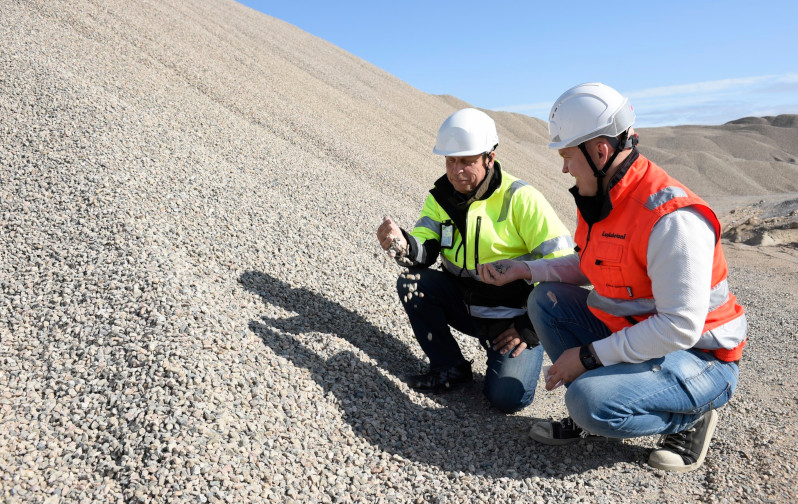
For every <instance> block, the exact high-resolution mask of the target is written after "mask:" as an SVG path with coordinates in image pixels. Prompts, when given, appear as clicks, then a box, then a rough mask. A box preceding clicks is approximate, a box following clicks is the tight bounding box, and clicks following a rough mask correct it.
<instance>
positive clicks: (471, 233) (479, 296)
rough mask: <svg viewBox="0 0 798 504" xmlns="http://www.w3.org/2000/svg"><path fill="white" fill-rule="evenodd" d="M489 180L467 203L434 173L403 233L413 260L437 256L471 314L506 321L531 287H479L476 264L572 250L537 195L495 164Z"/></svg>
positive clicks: (426, 261) (420, 262)
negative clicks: (415, 216)
mask: <svg viewBox="0 0 798 504" xmlns="http://www.w3.org/2000/svg"><path fill="white" fill-rule="evenodd" d="M489 184H490V185H489V188H488V190H487V191H486V192H485V194H484V195H483V196H482V197H481V198H479V199H476V200H473V201H471V200H469V199H468V198H469V197H468V196H467V195H462V194H460V193H458V192H457V191H455V190H454V187H453V186H452V185H451V183H450V182H449V180H448V179H447V178H446V176H445V175H444V176H442V177H441V178H440V179H438V180H437V181H436V182H435V187H433V188H432V189H431V190H430V195H429V196H427V200H426V202H425V203H424V208H423V209H422V211H421V216H420V218H419V219H418V221H417V222H416V225H415V227H414V228H413V230H412V231H411V232H410V233H405V236H406V238H408V242H409V244H410V255H409V259H410V260H411V261H413V263H414V265H417V266H429V265H431V264H433V263H434V262H435V260H436V259H437V256H438V253H440V257H441V262H442V266H443V270H444V271H445V272H447V273H449V274H450V275H452V276H453V277H454V279H455V281H456V282H457V283H458V284H459V287H460V288H461V291H462V292H463V301H464V302H465V303H466V305H467V306H468V307H469V312H470V313H471V315H472V316H474V317H480V318H488V319H497V318H512V317H516V316H518V315H522V314H524V313H526V300H527V297H528V295H529V292H530V291H531V286H530V285H528V284H527V283H526V282H525V281H523V280H517V281H515V282H511V283H509V284H507V285H503V286H500V287H497V286H494V285H488V284H485V283H483V282H482V281H481V280H480V278H479V276H478V275H477V269H476V265H477V264H480V263H482V264H485V263H491V262H494V261H498V260H500V259H518V260H524V261H531V260H533V259H540V258H543V257H545V258H553V257H559V256H563V255H568V254H572V253H574V241H573V239H572V238H571V235H570V233H569V232H568V229H567V228H566V227H565V226H564V225H563V223H562V221H560V218H559V217H558V216H557V214H556V213H555V212H554V209H553V208H552V207H551V205H550V204H549V202H548V201H546V199H545V198H544V197H543V195H542V194H541V193H540V192H539V191H538V190H537V189H535V188H534V187H532V186H531V185H529V184H527V183H526V182H524V181H522V180H519V179H518V178H516V177H513V176H512V175H509V174H507V173H502V170H501V165H500V164H499V162H498V161H496V162H495V163H494V170H493V176H492V179H491V180H490V181H489Z"/></svg>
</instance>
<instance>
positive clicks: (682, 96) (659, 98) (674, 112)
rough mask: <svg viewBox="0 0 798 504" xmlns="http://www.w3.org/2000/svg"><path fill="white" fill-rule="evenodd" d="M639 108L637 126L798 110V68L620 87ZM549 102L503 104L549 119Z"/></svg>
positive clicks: (511, 109) (716, 121)
mask: <svg viewBox="0 0 798 504" xmlns="http://www.w3.org/2000/svg"><path fill="white" fill-rule="evenodd" d="M621 92H622V93H623V94H624V95H625V96H627V97H629V99H630V100H631V101H632V105H633V106H634V108H635V112H637V121H636V124H637V126H638V127H655V126H675V125H680V124H722V123H724V122H728V121H732V120H734V119H739V118H741V117H746V116H763V115H777V114H796V113H798V108H796V104H798V73H788V74H781V75H760V76H754V77H740V78H734V79H722V80H716V81H704V82H693V83H687V84H678V85H673V86H659V87H653V88H646V89H637V90H631V91H621ZM551 105H552V104H551V103H550V102H537V103H527V104H518V105H508V106H506V107H499V108H497V110H505V111H508V112H519V113H522V114H527V115H531V116H533V117H538V118H541V119H544V120H545V118H546V116H547V115H548V113H549V110H550V108H551Z"/></svg>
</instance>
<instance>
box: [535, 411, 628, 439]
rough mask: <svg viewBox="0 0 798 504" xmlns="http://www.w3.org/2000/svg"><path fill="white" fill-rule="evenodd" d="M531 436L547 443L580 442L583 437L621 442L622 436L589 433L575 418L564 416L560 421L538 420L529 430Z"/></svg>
mask: <svg viewBox="0 0 798 504" xmlns="http://www.w3.org/2000/svg"><path fill="white" fill-rule="evenodd" d="M529 437H531V438H532V439H534V440H535V441H537V442H538V443H543V444H547V445H565V444H571V443H578V442H579V440H581V439H586V440H588V441H610V442H616V443H617V442H621V441H622V440H621V439H620V438H609V437H605V436H596V435H594V434H588V433H587V431H585V430H584V429H582V428H581V427H579V426H578V425H576V423H574V420H573V418H571V417H567V418H563V419H562V420H560V421H559V422H554V421H551V422H537V423H536V424H534V425H533V426H532V428H531V429H530V430H529Z"/></svg>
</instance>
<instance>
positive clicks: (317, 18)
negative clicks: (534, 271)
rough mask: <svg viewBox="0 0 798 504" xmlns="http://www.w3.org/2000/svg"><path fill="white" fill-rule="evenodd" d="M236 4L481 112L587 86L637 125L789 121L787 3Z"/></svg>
mask: <svg viewBox="0 0 798 504" xmlns="http://www.w3.org/2000/svg"><path fill="white" fill-rule="evenodd" d="M241 3H243V4H244V5H247V6H249V7H252V8H253V9H256V10H259V11H261V12H263V13H265V14H268V15H270V16H273V17H276V18H279V19H281V20H283V21H286V22H288V23H290V24H292V25H295V26H297V27H299V28H301V29H302V30H305V31H307V32H309V33H311V34H313V35H315V36H317V37H319V38H322V39H324V40H326V41H328V42H330V43H332V44H334V45H336V46H338V47H340V48H342V49H344V50H346V51H348V52H350V53H352V54H354V55H356V56H358V57H360V58H362V59H364V60H366V61H368V62H370V63H372V64H374V65H375V66H377V67H379V68H381V69H383V70H385V71H387V72H388V73H391V74H393V75H395V76H396V77H398V78H399V79H401V80H403V81H405V82H407V83H408V84H410V85H412V86H414V87H416V88H418V89H420V90H421V91H424V92H426V93H430V94H450V95H454V96H456V97H458V98H460V99H462V100H464V101H466V102H468V103H470V104H472V105H474V106H476V107H479V108H484V109H491V110H508V111H512V112H519V113H523V114H527V115H531V116H533V117H538V118H541V119H544V120H545V119H546V115H547V114H548V111H549V108H550V107H551V104H552V103H553V101H554V100H555V99H556V98H557V97H558V96H559V95H560V94H561V93H562V92H563V91H565V90H566V89H568V88H570V87H571V86H574V85H576V84H579V83H582V82H590V81H599V82H604V83H605V84H608V85H610V86H612V87H614V88H616V89H617V90H619V91H620V92H621V93H623V94H624V95H626V96H628V97H629V98H630V100H631V101H632V105H633V106H634V108H635V111H636V113H637V123H636V125H637V126H638V127H652V126H666V125H678V124H722V123H724V122H726V121H730V120H733V119H738V118H740V117H746V116H765V115H777V114H783V113H792V114H795V113H798V54H796V53H797V52H798V2H796V1H795V0H780V1H758V2H757V1H753V0H746V1H738V0H729V1H699V0H696V1H692V2H686V1H681V0H675V1H671V2H667V3H666V2H653V1H652V2H644V1H639V2H628V1H621V2H582V1H571V2H567V1H562V2H555V1H551V0H548V1H545V2H538V1H534V0H528V1H525V2H522V1H518V2H510V1H493V2H474V1H470V0H463V1H460V2H454V1H448V0H447V1H437V2H435V1H426V2H420V1H414V0H409V1H405V2H360V1H350V2H347V1H341V2H329V1H326V2H322V1H303V0H292V1H285V0H281V1H277V0H271V1H258V0H244V1H242V2H241ZM602 8H603V10H602Z"/></svg>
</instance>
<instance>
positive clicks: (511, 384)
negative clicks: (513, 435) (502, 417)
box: [485, 377, 535, 414]
mask: <svg viewBox="0 0 798 504" xmlns="http://www.w3.org/2000/svg"><path fill="white" fill-rule="evenodd" d="M485 396H486V397H487V398H488V401H490V404H491V405H492V406H493V407H494V408H496V409H497V410H499V411H501V412H502V413H508V414H509V413H515V412H516V411H520V410H522V409H524V408H526V407H527V406H529V405H530V404H532V400H533V399H534V398H535V389H532V390H526V389H525V388H524V384H523V383H521V381H519V380H518V379H516V378H507V377H505V378H498V379H496V380H490V381H486V382H485Z"/></svg>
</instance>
